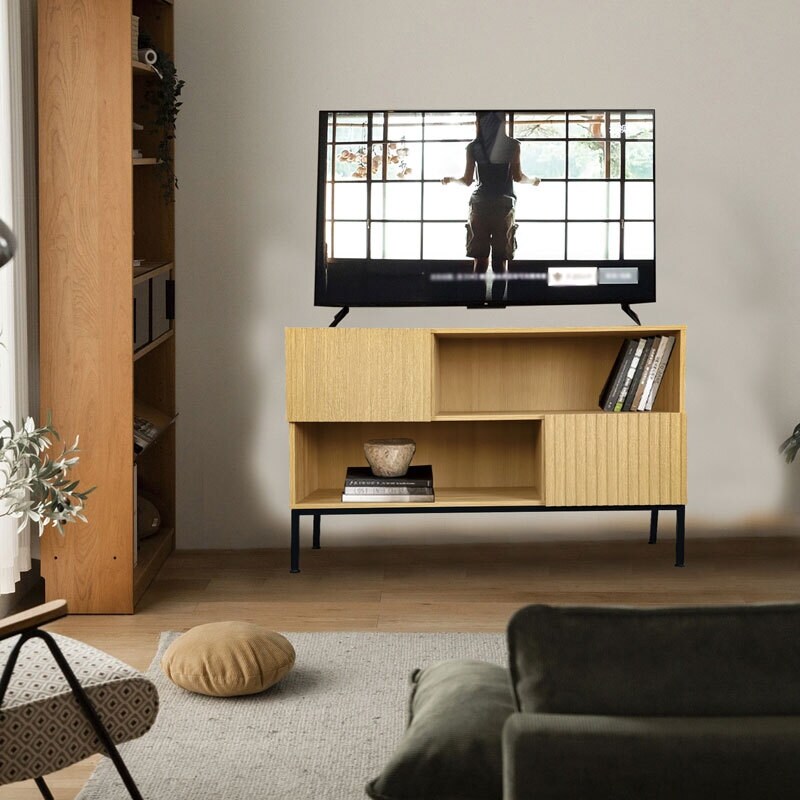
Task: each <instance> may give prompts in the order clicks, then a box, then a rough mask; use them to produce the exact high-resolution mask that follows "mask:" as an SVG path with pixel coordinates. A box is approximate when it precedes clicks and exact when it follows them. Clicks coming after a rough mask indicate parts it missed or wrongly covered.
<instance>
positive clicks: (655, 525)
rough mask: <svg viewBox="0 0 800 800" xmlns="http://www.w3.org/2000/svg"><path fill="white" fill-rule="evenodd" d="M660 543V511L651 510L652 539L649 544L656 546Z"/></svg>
mask: <svg viewBox="0 0 800 800" xmlns="http://www.w3.org/2000/svg"><path fill="white" fill-rule="evenodd" d="M656 542H658V509H657V508H652V509H650V539H649V541H648V544H656Z"/></svg>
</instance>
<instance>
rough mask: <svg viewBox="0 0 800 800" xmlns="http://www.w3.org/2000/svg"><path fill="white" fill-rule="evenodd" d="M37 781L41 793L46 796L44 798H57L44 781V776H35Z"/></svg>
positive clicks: (46, 799)
mask: <svg viewBox="0 0 800 800" xmlns="http://www.w3.org/2000/svg"><path fill="white" fill-rule="evenodd" d="M33 780H34V781H35V783H36V787H37V788H38V789H39V793H40V794H41V795H42V797H44V800H56V799H55V797H53V793H52V792H51V791H50V787H49V786H48V785H47V784H46V783H45V782H44V778H34V779H33Z"/></svg>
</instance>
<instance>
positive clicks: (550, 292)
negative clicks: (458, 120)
mask: <svg viewBox="0 0 800 800" xmlns="http://www.w3.org/2000/svg"><path fill="white" fill-rule="evenodd" d="M464 110H465V109H410V110H408V109H377V108H373V109H347V110H329V109H326V110H321V111H320V112H319V131H318V146H317V232H316V247H315V269H314V305H315V306H320V307H328V308H339V307H353V308H390V307H397V308H418V307H426V306H436V307H449V306H455V307H460V306H467V307H470V308H475V307H481V308H506V307H508V306H520V307H523V306H536V305H632V304H634V303H635V304H639V303H655V302H656V256H655V254H656V252H657V245H656V241H657V230H656V194H655V185H656V135H655V123H656V112H655V109H654V108H584V109H576V108H568V109H567V108H560V109H557V108H550V109H532V108H522V109H506V112H507V113H512V114H514V113H520V112H525V111H526V112H533V113H537V114H567V113H573V114H574V113H586V114H591V113H606V112H620V113H623V112H624V113H626V114H652V116H653V139H652V141H653V258H652V259H644V260H633V259H624V260H623V259H615V260H609V261H602V262H600V261H598V260H576V259H557V260H552V259H548V260H535V261H534V260H530V259H525V260H524V261H523V260H520V261H518V262H516V263H520V264H525V265H526V266H527V270H528V271H531V272H538V271H544V272H546V271H547V269H549V268H550V267H559V266H562V267H565V266H570V267H572V266H574V267H578V266H600V267H608V268H614V267H621V268H634V267H635V268H638V270H639V282H638V283H637V284H598V285H593V286H549V285H548V284H547V282H546V281H540V282H537V285H536V286H535V288H534V286H533V285H531V286H530V287H529V290H528V291H529V294H530V296H531V297H530V299H526V300H525V301H523V302H516V301H515V300H514V299H513V296H512V299H510V300H509V299H505V300H503V301H502V302H494V301H488V300H483V299H482V298H480V297H477V296H476V297H474V299H473V298H472V297H471V296H470V292H469V290H468V286H467V284H468V283H469V282H465V283H464V284H463V286H464V287H466V290H464V291H455V292H452V294H453V297H452V299H447V300H442V299H437V298H435V297H432V298H430V299H426V300H408V301H405V300H397V299H395V297H393V296H392V289H391V286H390V285H386V286H385V287H384V290H385V291H386V296H382V295H381V287H379V286H378V285H376V284H375V283H373V282H372V281H371V280H369V278H370V277H371V276H372V272H373V271H374V267H372V262H371V261H369V260H367V259H337V261H336V264H337V266H338V265H341V266H342V267H343V268H346V269H350V270H354V269H356V270H360V274H359V275H358V277H359V278H360V280H361V282H360V283H358V282H356V281H351V282H349V283H348V284H347V285H345V287H344V289H339V290H338V291H337V288H336V287H334V288H333V289H332V288H331V287H330V286H328V285H327V284H328V281H327V276H326V272H327V270H328V264H327V262H326V258H325V250H326V247H325V245H326V243H325V194H326V183H327V147H328V115H329V114H369V113H373V114H388V113H393V114H419V113H425V114H447V113H458V112H461V111H464ZM486 110H494V109H486ZM469 111H470V112H472V111H473V109H469ZM475 113H481V110H480V109H478V110H475ZM374 261H375V263H379V264H380V265H381V270H382V271H381V273H380V278H381V282H383V283H384V284H390V283H391V278H394V277H402V276H403V275H406V276H408V275H417V277H420V278H422V277H424V276H425V275H429V274H430V273H431V272H455V273H457V272H459V271H460V272H464V271H465V268H466V267H469V269H468V270H467V271H469V272H471V260H470V259H468V258H466V257H465V258H463V259H453V260H452V261H443V260H440V259H436V260H433V259H430V260H427V261H426V260H425V259H419V260H417V259H408V260H399V259H398V260H392V259H380V260H377V259H376V260H374ZM427 265H435V266H436V267H437V269H435V270H434V269H430V267H428V269H427V271H426V270H425V267H426V266H427ZM420 267H422V271H420ZM359 292H360V293H361V294H360V296H359Z"/></svg>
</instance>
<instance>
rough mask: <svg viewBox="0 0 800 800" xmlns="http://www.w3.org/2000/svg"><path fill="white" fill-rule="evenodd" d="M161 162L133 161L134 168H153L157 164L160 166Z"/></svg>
mask: <svg viewBox="0 0 800 800" xmlns="http://www.w3.org/2000/svg"><path fill="white" fill-rule="evenodd" d="M160 163H161V162H160V161H159V159H157V158H134V159H133V166H134V167H152V166H155V165H156V164H160Z"/></svg>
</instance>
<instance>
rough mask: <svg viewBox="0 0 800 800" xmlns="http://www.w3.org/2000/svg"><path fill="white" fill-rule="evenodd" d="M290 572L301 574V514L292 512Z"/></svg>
mask: <svg viewBox="0 0 800 800" xmlns="http://www.w3.org/2000/svg"><path fill="white" fill-rule="evenodd" d="M289 572H300V512H299V511H292V555H291V567H290V568H289Z"/></svg>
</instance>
